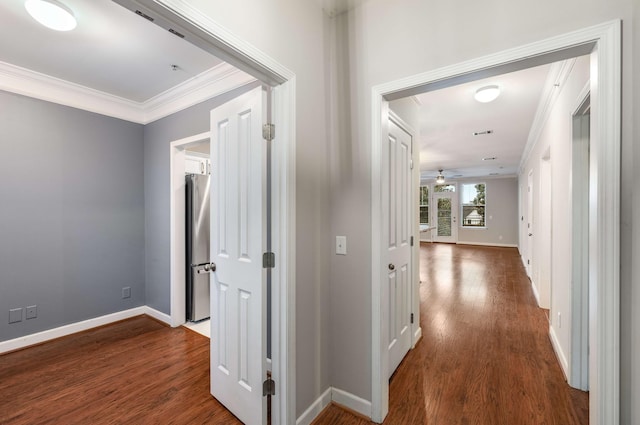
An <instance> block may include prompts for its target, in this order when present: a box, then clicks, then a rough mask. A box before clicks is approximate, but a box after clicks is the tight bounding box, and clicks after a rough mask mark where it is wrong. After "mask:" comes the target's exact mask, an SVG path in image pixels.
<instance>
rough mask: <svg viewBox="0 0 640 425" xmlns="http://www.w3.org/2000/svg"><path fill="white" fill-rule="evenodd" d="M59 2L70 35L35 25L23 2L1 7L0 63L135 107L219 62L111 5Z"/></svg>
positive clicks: (91, 0) (96, 0)
mask: <svg viewBox="0 0 640 425" xmlns="http://www.w3.org/2000/svg"><path fill="white" fill-rule="evenodd" d="M63 2H64V4H65V5H66V6H68V7H69V8H70V9H71V10H73V12H74V14H75V16H76V18H77V20H78V26H77V28H76V29H75V30H73V31H69V32H57V31H53V30H50V29H48V28H45V27H43V26H42V25H40V24H38V23H37V22H36V21H35V20H33V19H32V18H31V16H30V15H29V14H28V13H27V11H26V10H25V8H24V2H23V0H3V1H2V2H0V62H5V63H9V64H12V65H17V66H19V67H22V68H27V69H29V70H32V71H36V72H39V73H42V74H46V75H49V76H52V77H56V78H59V79H62V80H65V81H69V82H73V83H75V84H79V85H81V86H84V87H88V88H90V89H94V90H98V91H100V92H104V93H108V94H110V95H114V96H118V97H121V98H124V99H127V100H129V101H134V102H145V101H148V100H149V99H151V98H153V97H154V96H157V95H159V94H161V93H163V92H166V91H167V90H169V89H171V88H173V87H175V86H177V85H179V84H181V83H183V82H185V81H187V80H189V79H192V78H193V77H195V76H197V75H200V74H202V73H203V72H205V71H207V70H210V69H211V68H214V67H216V66H217V65H220V64H221V63H222V62H221V61H220V60H219V59H217V58H215V57H214V56H212V55H211V54H209V53H207V52H205V51H203V50H201V49H199V48H198V47H195V46H193V45H192V44H190V43H188V42H185V41H184V40H182V39H180V38H179V37H177V36H175V35H173V34H171V33H169V32H168V31H165V30H164V29H162V28H160V27H158V26H156V25H154V24H153V23H151V22H148V21H146V20H145V19H143V18H141V17H139V16H137V15H135V14H134V13H132V12H131V11H129V10H127V9H125V8H123V7H122V6H120V5H118V4H116V3H114V2H112V1H111V0H63ZM172 65H177V66H178V68H177V70H175V71H174V70H173V69H172Z"/></svg>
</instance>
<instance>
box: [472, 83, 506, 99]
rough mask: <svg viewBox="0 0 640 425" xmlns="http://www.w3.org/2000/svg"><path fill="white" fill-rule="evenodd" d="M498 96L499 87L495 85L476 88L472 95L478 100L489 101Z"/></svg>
mask: <svg viewBox="0 0 640 425" xmlns="http://www.w3.org/2000/svg"><path fill="white" fill-rule="evenodd" d="M498 96H500V87H498V86H496V85H491V86H485V87H480V88H479V89H478V90H476V94H475V95H474V97H475V98H476V100H477V101H478V102H482V103H489V102H491V101H492V100H496V99H497V98H498Z"/></svg>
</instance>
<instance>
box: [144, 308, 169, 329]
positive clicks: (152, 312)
mask: <svg viewBox="0 0 640 425" xmlns="http://www.w3.org/2000/svg"><path fill="white" fill-rule="evenodd" d="M143 308H144V314H146V315H147V316H151V317H153V318H154V319H156V320H159V321H161V322H163V323H165V324H167V325H169V326H171V316H169V315H168V314H165V313H163V312H161V311H158V310H156V309H155V308H151V307H149V306H147V305H145V306H143Z"/></svg>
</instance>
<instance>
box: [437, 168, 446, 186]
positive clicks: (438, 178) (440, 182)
mask: <svg viewBox="0 0 640 425" xmlns="http://www.w3.org/2000/svg"><path fill="white" fill-rule="evenodd" d="M438 171H439V172H440V174H438V177H436V183H438V184H442V183H444V176H443V175H442V170H438Z"/></svg>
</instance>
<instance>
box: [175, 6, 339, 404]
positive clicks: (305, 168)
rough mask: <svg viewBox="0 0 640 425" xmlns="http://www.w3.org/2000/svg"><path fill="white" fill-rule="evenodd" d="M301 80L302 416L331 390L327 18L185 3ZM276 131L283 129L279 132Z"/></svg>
mask: <svg viewBox="0 0 640 425" xmlns="http://www.w3.org/2000/svg"><path fill="white" fill-rule="evenodd" d="M185 2H186V3H188V4H189V5H191V6H193V7H196V8H197V9H200V10H201V11H202V12H203V13H205V14H206V15H208V16H209V17H210V18H211V19H213V20H214V21H215V22H217V23H218V24H220V25H222V26H223V27H225V28H227V29H228V30H229V31H231V32H232V33H233V34H234V35H235V36H238V37H240V38H241V39H243V40H245V41H247V42H249V43H251V44H253V45H254V46H255V47H257V48H258V49H260V50H262V51H263V52H264V53H266V54H267V55H269V56H270V57H272V58H274V59H275V60H277V61H278V62H280V63H281V64H282V65H284V66H285V67H287V68H288V69H290V70H292V71H293V72H294V73H295V74H296V94H297V97H296V149H297V152H296V155H297V156H296V167H297V172H296V184H297V187H296V199H297V202H296V208H297V214H296V231H297V239H296V247H295V252H296V278H295V282H293V283H294V284H295V290H296V314H297V316H296V338H297V346H296V350H297V352H296V363H297V364H296V366H297V369H296V371H297V377H296V378H297V379H296V381H297V384H296V385H297V387H296V412H297V415H299V414H300V413H302V412H303V411H304V410H305V409H306V408H307V407H309V405H310V404H311V403H312V402H313V401H315V400H316V399H317V398H318V397H319V396H320V395H321V394H322V393H323V392H324V391H325V390H326V389H327V388H328V387H329V368H328V351H329V344H330V341H329V337H328V325H327V322H328V317H329V314H327V312H328V311H329V306H328V296H329V292H328V291H329V286H328V285H329V263H328V261H329V259H328V255H329V247H330V246H331V245H330V243H329V242H330V235H329V232H327V229H329V226H330V224H329V214H328V205H329V192H328V190H329V187H328V182H327V145H328V143H327V130H326V124H327V120H326V115H325V105H326V97H327V88H326V84H325V75H326V74H325V66H326V63H325V48H326V44H325V37H326V32H325V25H326V24H327V21H326V20H327V18H326V15H325V14H324V13H323V12H322V10H321V9H320V6H318V4H317V3H316V2H313V1H299V0H270V1H264V0H235V1H227V0H185ZM276 131H277V130H276Z"/></svg>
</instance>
